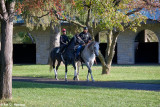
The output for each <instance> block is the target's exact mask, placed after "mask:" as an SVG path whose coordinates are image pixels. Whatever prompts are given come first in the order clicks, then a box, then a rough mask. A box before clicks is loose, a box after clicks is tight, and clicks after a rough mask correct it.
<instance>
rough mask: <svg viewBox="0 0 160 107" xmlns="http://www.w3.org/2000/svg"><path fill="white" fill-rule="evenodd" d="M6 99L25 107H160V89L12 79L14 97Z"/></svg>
mask: <svg viewBox="0 0 160 107" xmlns="http://www.w3.org/2000/svg"><path fill="white" fill-rule="evenodd" d="M0 102H2V101H0ZM3 102H5V103H6V104H8V105H11V106H13V105H16V104H19V105H20V104H21V105H23V106H24V105H25V106H26V107H159V106H160V92H154V91H140V90H124V89H112V88H96V87H84V86H67V85H53V84H42V83H30V82H28V83H26V82H13V100H12V101H3ZM7 102H8V103H7ZM2 104H3V103H2Z"/></svg>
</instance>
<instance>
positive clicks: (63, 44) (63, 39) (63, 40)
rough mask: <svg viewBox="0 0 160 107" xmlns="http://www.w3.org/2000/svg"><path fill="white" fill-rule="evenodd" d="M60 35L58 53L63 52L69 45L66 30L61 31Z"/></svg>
mask: <svg viewBox="0 0 160 107" xmlns="http://www.w3.org/2000/svg"><path fill="white" fill-rule="evenodd" d="M62 33H63V34H62V35H61V36H60V53H62V52H63V51H64V49H65V48H66V46H67V44H68V43H69V39H68V37H67V35H66V29H62Z"/></svg>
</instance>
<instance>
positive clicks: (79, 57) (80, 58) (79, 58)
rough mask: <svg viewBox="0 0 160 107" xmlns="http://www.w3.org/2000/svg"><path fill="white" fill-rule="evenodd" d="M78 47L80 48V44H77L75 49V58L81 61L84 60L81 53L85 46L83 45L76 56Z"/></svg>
mask: <svg viewBox="0 0 160 107" xmlns="http://www.w3.org/2000/svg"><path fill="white" fill-rule="evenodd" d="M77 48H78V46H75V49H74V50H75V58H76V60H77V61H78V60H79V61H81V62H84V61H83V58H82V57H81V53H82V51H83V50H84V48H85V46H82V48H81V50H80V53H79V55H78V57H76V52H77Z"/></svg>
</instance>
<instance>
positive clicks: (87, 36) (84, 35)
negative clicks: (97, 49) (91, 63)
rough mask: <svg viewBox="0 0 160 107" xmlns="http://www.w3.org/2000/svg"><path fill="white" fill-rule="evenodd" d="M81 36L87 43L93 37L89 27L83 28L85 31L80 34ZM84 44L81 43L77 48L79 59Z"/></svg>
mask: <svg viewBox="0 0 160 107" xmlns="http://www.w3.org/2000/svg"><path fill="white" fill-rule="evenodd" d="M79 37H80V38H81V39H82V40H83V41H84V43H85V45H86V44H88V43H89V42H90V41H91V40H92V38H91V34H90V33H89V32H88V28H87V27H84V28H83V32H81V33H80V34H79ZM81 48H82V45H81V44H79V46H78V48H77V52H76V58H77V59H78V56H79V53H80V51H81Z"/></svg>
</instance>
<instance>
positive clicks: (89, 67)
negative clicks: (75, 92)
mask: <svg viewBox="0 0 160 107" xmlns="http://www.w3.org/2000/svg"><path fill="white" fill-rule="evenodd" d="M86 66H87V68H88V74H87V81H89V78H88V76H89V74H91V78H92V82H94V79H93V75H92V70H91V66H90V64H89V63H88V62H87V63H86Z"/></svg>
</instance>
